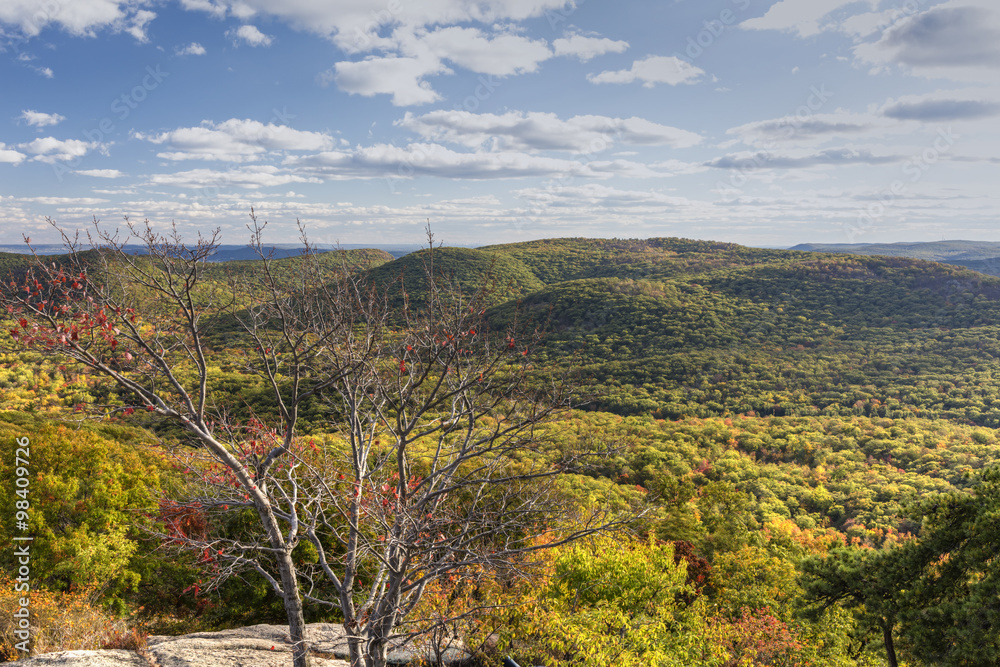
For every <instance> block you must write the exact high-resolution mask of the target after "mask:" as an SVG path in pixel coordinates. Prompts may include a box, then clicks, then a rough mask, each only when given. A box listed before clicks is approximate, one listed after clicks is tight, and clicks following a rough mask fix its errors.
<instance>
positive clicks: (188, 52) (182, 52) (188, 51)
mask: <svg viewBox="0 0 1000 667" xmlns="http://www.w3.org/2000/svg"><path fill="white" fill-rule="evenodd" d="M174 53H176V54H177V55H179V56H203V55H205V54H206V53H207V51H205V47H204V46H202V45H201V44H199V43H198V42H191V43H190V44H188V45H187V46H178V47H177V49H176V50H175V51H174Z"/></svg>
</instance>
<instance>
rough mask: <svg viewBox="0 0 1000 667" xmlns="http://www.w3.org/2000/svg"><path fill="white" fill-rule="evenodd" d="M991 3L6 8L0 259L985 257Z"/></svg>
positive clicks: (811, 0)
mask: <svg viewBox="0 0 1000 667" xmlns="http://www.w3.org/2000/svg"><path fill="white" fill-rule="evenodd" d="M998 120H1000V3H998V2H997V1H996V0H943V1H940V0H888V1H886V0H881V1H880V0H862V1H858V2H854V1H851V0H777V1H773V0H632V1H629V0H624V1H617V2H612V1H610V0H570V1H569V2H565V1H564V0H0V243H16V242H21V240H22V235H27V236H29V237H31V238H32V241H33V242H36V243H51V242H55V241H57V240H58V235H57V233H56V231H55V230H54V229H53V228H52V227H51V226H50V225H49V223H48V222H47V218H51V219H52V220H54V221H56V222H57V223H58V225H59V226H60V227H61V228H63V229H65V230H68V231H70V232H73V231H75V230H86V229H88V226H89V225H91V223H92V221H93V220H94V219H95V218H96V219H98V220H100V221H101V224H102V225H105V226H107V227H108V228H109V229H113V228H115V227H120V226H121V225H122V224H123V221H124V218H125V217H128V218H129V219H130V220H133V221H142V220H144V219H148V220H149V221H150V223H151V224H152V225H153V227H154V228H155V229H157V230H159V231H167V230H169V229H170V228H171V225H176V228H177V230H178V231H179V232H180V233H181V234H182V235H184V236H185V237H186V238H193V237H194V235H195V234H196V233H197V232H198V231H209V230H212V229H215V228H219V229H220V230H221V233H222V239H223V241H224V242H225V243H233V244H236V243H243V242H245V241H246V240H247V238H248V233H247V230H246V223H247V222H248V219H249V214H250V212H251V209H253V211H254V212H255V213H256V214H257V215H258V217H259V218H260V219H263V220H266V221H267V222H268V227H267V230H266V236H265V240H267V241H270V242H273V243H288V242H294V241H296V240H297V238H298V233H299V232H298V231H297V224H296V223H297V221H298V222H300V223H301V224H302V225H303V226H304V228H305V229H306V231H307V234H308V236H309V238H310V240H311V241H313V242H315V243H343V244H372V245H378V244H383V245H384V244H407V243H420V242H421V241H422V240H423V239H424V236H425V228H426V226H427V225H428V224H429V225H430V227H431V229H432V230H433V232H434V235H435V237H436V238H437V240H439V241H441V242H443V243H444V244H445V245H470V246H476V245H486V244H492V243H507V242H513V241H521V240H531V239H539V238H554V237H579V236H583V237H606V238H611V237H617V238H649V237H661V236H679V237H685V238H699V239H711V240H718V241H729V242H735V243H742V244H746V245H754V246H776V247H786V246H791V245H794V244H797V243H804V242H815V243H871V242H898V241H937V240H942V239H971V240H989V241H1000V224H998V221H1000V217H998V212H1000V199H998V190H997V182H998V176H1000V157H998V156H1000V150H998V149H1000V124H998Z"/></svg>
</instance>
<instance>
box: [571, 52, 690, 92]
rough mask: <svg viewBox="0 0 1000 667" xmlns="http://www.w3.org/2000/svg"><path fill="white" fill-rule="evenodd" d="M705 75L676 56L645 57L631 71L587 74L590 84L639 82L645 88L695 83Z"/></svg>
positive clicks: (633, 64) (636, 62) (635, 63)
mask: <svg viewBox="0 0 1000 667" xmlns="http://www.w3.org/2000/svg"><path fill="white" fill-rule="evenodd" d="M704 73H705V71H704V70H702V69H701V68H699V67H695V66H694V65H692V64H691V63H689V62H686V61H684V60H681V59H680V58H678V57H677V56H647V57H646V58H644V59H642V60H636V61H635V62H633V63H632V67H631V69H623V70H618V71H608V72H601V73H600V74H588V75H587V80H588V81H590V82H591V83H633V82H635V81H641V82H642V85H643V86H645V87H646V88H652V87H654V86H655V85H656V84H658V83H666V84H669V85H671V86H676V85H678V84H681V83H695V82H696V81H698V79H700V78H701V75H703V74H704Z"/></svg>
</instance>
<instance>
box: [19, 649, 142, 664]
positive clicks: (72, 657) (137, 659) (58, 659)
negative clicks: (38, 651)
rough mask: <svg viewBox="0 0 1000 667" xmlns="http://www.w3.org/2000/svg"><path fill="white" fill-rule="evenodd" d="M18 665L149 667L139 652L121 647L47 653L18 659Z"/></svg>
mask: <svg viewBox="0 0 1000 667" xmlns="http://www.w3.org/2000/svg"><path fill="white" fill-rule="evenodd" d="M17 664H18V666H19V667H20V666H21V665H25V666H26V667H27V666H29V665H30V666H31V667H43V666H44V667H55V666H56V665H60V666H61V665H67V666H71V667H149V663H148V662H146V660H145V658H143V657H142V656H141V655H139V654H138V653H135V652H134V651H123V650H121V649H115V650H110V649H108V650H104V651H59V652H58V653H45V654H44V655H38V656H35V657H34V658H28V659H26V660H18V661H17Z"/></svg>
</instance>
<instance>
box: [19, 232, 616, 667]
mask: <svg viewBox="0 0 1000 667" xmlns="http://www.w3.org/2000/svg"><path fill="white" fill-rule="evenodd" d="M126 223H127V228H128V233H127V234H125V235H123V236H119V235H118V234H117V233H115V234H110V233H106V232H103V231H102V230H101V229H100V228H99V227H98V228H97V231H96V234H97V236H96V237H95V239H96V242H92V243H91V244H90V246H91V247H92V251H91V252H89V253H81V252H79V250H80V247H79V243H78V240H77V239H76V238H74V239H70V238H68V237H66V236H65V235H64V239H65V240H66V241H67V244H68V245H69V247H70V250H71V253H70V254H69V255H68V259H67V260H66V261H65V262H63V263H62V264H59V263H52V262H50V261H46V260H45V259H44V258H41V257H37V256H36V257H35V259H34V261H33V262H32V264H31V266H30V268H29V269H28V270H27V271H26V272H25V273H23V275H21V276H20V277H19V278H18V279H17V280H12V281H10V282H9V283H8V284H7V286H6V289H5V290H4V292H3V301H4V304H5V305H6V307H7V310H8V313H9V314H10V316H11V317H12V318H13V319H14V320H15V326H14V328H13V329H12V330H11V332H10V333H11V336H12V337H13V339H14V340H15V341H16V343H17V344H18V345H19V346H20V347H21V348H22V349H24V348H27V349H33V350H37V351H41V352H43V353H45V354H48V355H52V356H54V357H58V358H61V359H64V360H69V361H72V362H76V363H78V364H80V365H82V366H83V367H85V368H86V369H88V370H89V371H90V372H92V373H95V374H97V375H100V376H103V377H105V378H108V379H110V380H112V381H113V382H114V383H115V384H116V385H117V386H118V388H119V389H121V390H123V392H124V395H127V396H128V397H129V398H128V399H127V400H128V401H129V402H130V404H129V405H123V406H122V407H121V408H120V410H121V413H122V416H128V415H131V414H134V412H135V411H137V410H145V411H148V412H150V413H152V414H153V415H156V416H157V417H158V418H160V419H164V420H169V421H172V422H174V423H177V424H179V425H181V426H182V427H183V429H184V432H185V433H186V438H185V440H184V441H183V442H184V444H185V445H187V447H186V448H182V449H181V450H179V452H178V454H177V455H178V456H179V457H183V458H185V459H186V463H185V466H186V467H185V470H187V471H188V472H189V473H190V478H191V480H192V487H191V488H192V489H195V492H194V493H193V495H192V497H191V498H189V499H187V500H186V501H185V502H183V503H177V502H172V501H164V512H163V517H162V518H163V519H164V521H165V524H166V526H167V530H166V532H165V534H164V537H165V539H169V540H171V541H173V542H175V543H178V544H183V545H184V546H185V547H187V548H191V549H195V550H198V551H199V552H201V554H202V559H203V561H204V562H205V565H206V567H207V568H209V570H210V571H211V572H212V574H213V576H214V577H215V581H219V580H221V579H223V578H225V577H226V576H228V575H230V574H234V573H237V572H242V571H246V570H253V571H256V572H257V573H259V574H260V575H261V576H262V577H264V578H265V579H266V580H267V581H268V583H269V584H270V585H271V587H272V588H273V589H274V591H275V593H276V594H277V595H279V596H280V597H281V599H282V600H283V602H284V606H285V610H286V612H287V615H288V623H289V632H290V636H291V639H292V642H293V660H294V663H293V664H294V665H295V667H303V666H305V665H308V664H309V653H308V650H309V644H308V640H307V637H306V635H305V620H304V614H303V603H304V602H306V601H308V602H309V603H313V604H316V605H319V606H322V607H326V608H329V609H332V610H335V611H339V612H340V613H341V614H342V615H343V619H344V628H345V630H346V633H347V637H348V643H349V648H350V660H351V665H352V667H362V666H364V667H382V666H383V665H385V664H386V653H387V643H388V641H389V639H390V638H391V637H392V636H393V635H394V633H397V632H398V629H399V628H400V626H401V625H402V624H403V623H404V621H405V620H406V618H407V616H408V614H410V612H412V611H413V609H414V608H415V606H416V605H417V603H418V602H419V600H420V598H421V595H422V594H423V591H424V589H425V588H426V586H427V585H428V584H429V583H431V582H434V581H437V580H440V579H441V578H444V577H461V576H462V575H463V574H465V573H470V572H476V573H477V576H479V574H480V573H482V572H483V571H494V572H496V571H504V570H511V569H516V568H518V567H519V564H520V563H522V562H523V561H524V556H525V555H526V554H527V553H529V552H530V551H532V550H537V549H543V548H551V547H554V546H558V545H561V544H565V543H567V542H570V541H572V540H575V539H579V538H581V537H583V536H586V535H589V534H593V533H595V532H597V531H602V530H608V529H610V528H613V527H617V526H621V525H624V524H625V523H626V522H628V521H629V520H630V519H631V518H633V517H634V514H635V512H631V513H626V514H625V515H622V514H612V513H611V512H609V511H604V510H600V509H598V510H594V509H591V510H588V511H583V510H580V509H578V508H577V507H576V506H575V505H574V504H573V503H570V502H568V501H567V499H566V498H565V497H563V496H562V495H561V494H560V492H559V491H558V487H557V476H558V475H559V474H562V473H565V472H572V471H575V470H580V469H582V466H584V465H585V464H586V463H587V462H588V461H589V460H592V459H594V458H595V457H596V458H600V457H602V456H604V455H606V454H608V451H590V452H584V453H580V452H563V453H558V452H555V451H551V450H552V448H546V446H545V442H544V439H543V438H540V435H539V426H541V425H542V424H544V423H546V422H548V421H551V420H552V419H553V418H555V417H557V416H558V415H559V414H560V413H562V412H564V411H565V410H567V409H568V408H570V407H571V405H572V401H573V397H572V393H571V386H572V385H571V383H568V382H566V381H565V378H562V379H558V380H552V379H551V378H550V379H549V380H543V379H542V376H540V375H537V374H534V373H533V372H532V371H533V367H532V354H533V351H534V349H535V347H536V346H537V345H538V343H539V334H538V332H535V331H527V332H525V331H519V330H518V327H517V325H516V323H515V324H514V325H512V326H511V327H509V328H508V329H506V330H503V331H493V330H491V329H490V326H489V321H488V319H487V317H486V306H487V303H488V299H489V287H487V288H484V289H482V290H479V291H477V292H476V293H474V294H471V295H464V294H462V293H461V291H460V290H457V289H456V288H453V287H451V286H450V283H449V282H448V281H447V280H446V279H443V278H441V277H440V276H439V275H437V274H436V273H435V270H434V268H433V263H432V261H433V259H432V260H431V262H430V263H429V265H428V267H427V280H426V284H425V285H423V286H421V288H422V297H421V299H420V303H419V304H418V305H414V306H412V307H411V306H410V304H409V301H408V299H406V298H405V291H404V292H403V293H404V303H405V304H406V305H404V306H403V307H402V308H401V309H394V308H392V307H390V303H392V300H391V299H390V298H389V293H390V290H392V289H397V288H398V287H393V286H392V285H377V284H373V283H371V282H369V281H367V280H366V279H365V278H364V274H363V273H361V274H359V273H357V272H354V271H351V270H349V269H348V267H347V266H346V263H345V264H344V266H343V267H342V269H341V270H336V271H334V272H332V273H331V272H330V271H329V265H330V264H329V262H325V263H321V262H319V261H318V259H317V256H316V255H314V254H313V253H312V252H310V251H308V244H307V252H306V253H305V254H304V255H303V256H302V257H300V258H298V259H297V260H296V261H294V262H291V263H288V264H286V265H281V266H279V264H278V263H277V262H275V261H273V260H272V259H271V258H270V256H269V255H268V253H267V252H266V249H265V246H264V242H263V240H262V233H263V231H264V227H265V224H266V223H259V222H258V221H257V219H256V217H255V216H254V215H253V213H251V223H250V225H249V228H250V232H251V246H252V247H253V248H255V249H256V251H257V252H258V254H259V256H260V260H261V261H260V263H259V267H258V269H257V271H256V272H255V273H254V274H253V275H252V276H251V275H248V274H243V275H240V276H236V277H235V278H234V279H233V280H232V281H231V284H229V285H228V287H227V288H226V289H221V288H220V286H219V284H218V283H217V282H213V281H208V280H206V279H205V267H206V261H207V260H208V259H209V258H210V257H211V255H212V254H213V253H214V252H215V251H216V249H217V247H218V232H216V233H215V234H213V235H212V236H210V237H207V238H203V237H199V239H198V240H197V242H196V243H195V244H194V245H186V244H185V243H184V242H183V240H182V239H181V238H180V236H179V235H178V234H177V232H176V230H174V231H173V232H172V233H171V234H169V235H167V236H163V235H160V234H157V233H156V232H155V231H154V230H153V229H152V227H151V226H150V225H149V223H148V222H146V223H145V224H143V225H136V224H133V223H130V222H128V221H127V220H126ZM129 240H132V241H138V242H139V244H141V248H142V251H141V253H140V254H136V253H133V252H132V251H131V249H130V248H129V247H128V246H126V241H129ZM303 241H305V238H304V235H303ZM431 248H432V253H431V258H433V243H432V244H431ZM488 283H489V281H488V280H487V281H486V283H485V284H487V285H488ZM221 315H226V316H228V317H230V318H232V321H234V322H236V323H238V328H239V330H240V331H241V335H242V336H243V338H242V340H243V344H242V345H241V346H240V347H239V348H238V349H235V350H228V351H227V352H228V357H227V358H228V361H229V362H230V363H238V364H239V365H240V366H241V367H242V371H243V372H244V373H246V374H248V375H252V376H256V377H257V378H260V379H261V380H262V381H263V383H264V385H265V386H266V387H268V388H269V390H270V391H269V393H270V396H271V398H272V400H273V404H274V408H273V413H274V414H270V415H257V416H255V417H253V418H251V419H244V420H236V419H235V418H234V417H233V416H232V410H231V408H232V406H227V405H223V404H221V403H220V401H221V400H223V399H222V395H221V394H220V393H219V392H218V391H216V390H214V389H213V378H212V366H211V365H210V362H209V360H210V355H211V354H212V351H211V350H210V347H209V345H208V343H207V341H206V321H207V320H208V319H209V318H212V317H217V316H221ZM307 405H309V406H313V407H315V406H316V405H322V406H323V409H324V410H325V414H326V415H327V420H328V423H327V425H326V429H325V430H326V431H328V432H329V433H334V434H336V436H337V438H336V439H335V441H334V442H333V444H330V443H327V444H326V445H324V446H323V447H318V446H316V445H315V443H310V440H309V438H308V437H304V436H303V433H302V427H301V413H302V410H303V408H304V407H305V406H307ZM248 508H249V509H252V510H253V511H254V513H255V515H256V517H257V519H258V520H259V530H258V531H257V532H256V534H253V535H250V536H245V535H244V536H241V537H232V536H229V537H225V536H221V535H217V534H212V533H211V532H209V533H208V534H192V533H191V532H190V531H188V532H185V531H184V530H182V529H181V523H182V521H181V518H182V517H184V516H185V515H189V514H190V513H191V512H195V511H197V512H201V513H205V514H206V515H208V516H221V515H223V514H224V513H225V512H234V511H245V510H246V509H248ZM305 543H308V544H309V545H311V551H312V556H311V558H310V559H308V560H307V562H305V563H304V564H302V563H300V564H298V565H297V564H296V562H295V559H294V558H293V551H294V550H295V549H296V548H297V547H299V546H300V545H301V544H305Z"/></svg>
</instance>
